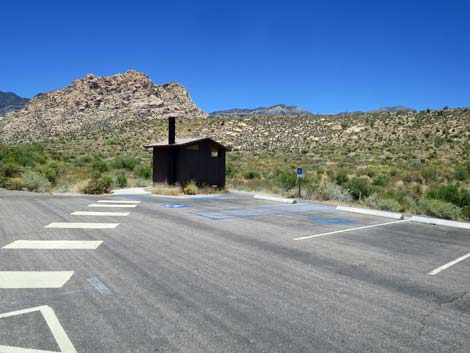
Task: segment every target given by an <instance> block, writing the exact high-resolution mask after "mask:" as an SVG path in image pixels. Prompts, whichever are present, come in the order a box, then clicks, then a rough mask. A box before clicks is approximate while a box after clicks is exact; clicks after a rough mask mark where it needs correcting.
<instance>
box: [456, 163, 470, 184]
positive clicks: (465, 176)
mask: <svg viewBox="0 0 470 353" xmlns="http://www.w3.org/2000/svg"><path fill="white" fill-rule="evenodd" d="M454 179H455V180H459V181H465V180H470V163H469V164H466V165H458V166H456V167H455V168H454Z"/></svg>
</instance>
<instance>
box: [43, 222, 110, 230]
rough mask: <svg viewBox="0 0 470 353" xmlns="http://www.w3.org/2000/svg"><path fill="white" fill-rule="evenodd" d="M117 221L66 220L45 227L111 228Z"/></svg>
mask: <svg viewBox="0 0 470 353" xmlns="http://www.w3.org/2000/svg"><path fill="white" fill-rule="evenodd" d="M118 225H119V223H68V222H54V223H51V224H49V225H47V226H45V228H65V229H113V228H116V227H117V226H118Z"/></svg>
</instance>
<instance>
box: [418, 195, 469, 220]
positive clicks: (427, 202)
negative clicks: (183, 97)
mask: <svg viewBox="0 0 470 353" xmlns="http://www.w3.org/2000/svg"><path fill="white" fill-rule="evenodd" d="M413 211H414V212H415V213H420V214H426V215H428V216H432V217H438V218H444V219H458V218H459V216H460V214H461V209H460V208H459V207H457V206H456V205H454V204H452V203H450V202H445V201H442V200H434V199H423V200H421V201H420V202H419V203H417V204H416V205H415V208H414V209H413Z"/></svg>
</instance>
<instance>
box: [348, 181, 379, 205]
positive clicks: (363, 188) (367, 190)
mask: <svg viewBox="0 0 470 353" xmlns="http://www.w3.org/2000/svg"><path fill="white" fill-rule="evenodd" d="M347 188H348V190H349V193H350V194H351V196H352V197H353V198H354V199H355V200H361V199H363V198H367V197H369V196H370V195H371V194H372V192H373V191H374V189H373V188H372V186H371V185H370V183H369V181H368V180H367V179H363V178H353V179H351V180H350V181H349V182H348V184H347Z"/></svg>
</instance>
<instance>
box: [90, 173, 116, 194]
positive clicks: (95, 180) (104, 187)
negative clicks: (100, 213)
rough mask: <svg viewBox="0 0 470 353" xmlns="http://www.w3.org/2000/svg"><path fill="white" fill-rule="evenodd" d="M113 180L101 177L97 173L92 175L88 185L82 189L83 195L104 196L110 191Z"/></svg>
mask: <svg viewBox="0 0 470 353" xmlns="http://www.w3.org/2000/svg"><path fill="white" fill-rule="evenodd" d="M112 184H113V178H111V177H110V176H102V175H101V174H99V173H96V172H95V173H93V174H92V177H91V179H90V181H89V182H88V184H87V185H86V186H85V187H84V188H83V192H84V193H85V194H106V193H109V192H110V191H111V185H112Z"/></svg>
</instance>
